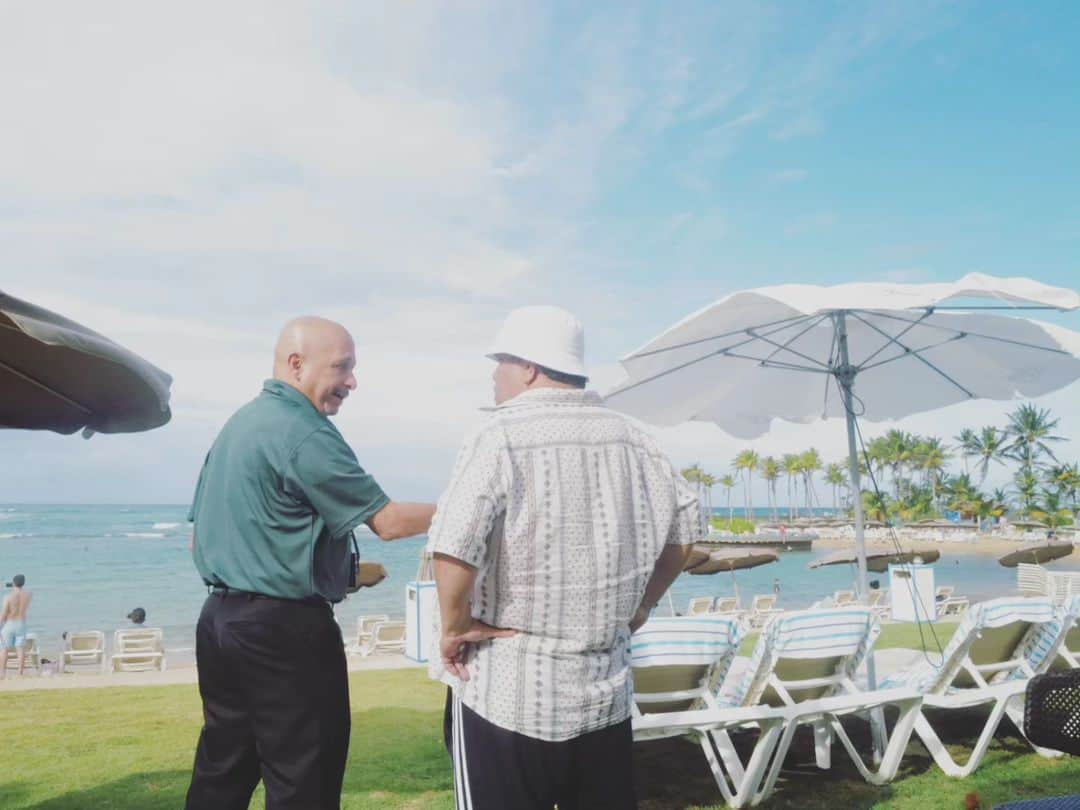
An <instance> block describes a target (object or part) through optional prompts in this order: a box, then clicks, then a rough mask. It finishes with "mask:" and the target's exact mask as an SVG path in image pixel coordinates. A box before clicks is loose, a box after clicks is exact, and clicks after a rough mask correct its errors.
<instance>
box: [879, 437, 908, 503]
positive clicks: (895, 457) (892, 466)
mask: <svg viewBox="0 0 1080 810" xmlns="http://www.w3.org/2000/svg"><path fill="white" fill-rule="evenodd" d="M914 447H915V439H914V437H913V436H912V435H911V434H910V433H907V432H905V431H903V430H897V429H896V428H893V429H892V430H890V431H889V432H888V433H886V434H885V441H884V447H883V452H884V461H885V463H886V464H887V465H888V467H889V470H890V471H891V473H892V479H893V489H894V490H895V498H896V499H897V500H900V483H901V481H902V480H903V477H904V468H905V467H906V466H907V465H908V464H909V463H910V462H911V457H912V450H913V449H914Z"/></svg>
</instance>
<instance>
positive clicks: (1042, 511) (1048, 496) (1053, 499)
mask: <svg viewBox="0 0 1080 810" xmlns="http://www.w3.org/2000/svg"><path fill="white" fill-rule="evenodd" d="M1031 516H1032V517H1033V518H1035V519H1036V520H1041V521H1042V522H1043V523H1045V524H1046V525H1047V526H1049V527H1050V528H1051V529H1057V528H1060V527H1061V526H1067V525H1069V524H1070V523H1072V521H1073V516H1072V510H1070V509H1066V508H1065V506H1064V505H1063V504H1062V502H1061V496H1060V495H1059V494H1058V493H1056V492H1051V491H1050V490H1044V491H1043V493H1042V500H1040V501H1038V502H1037V503H1036V504H1035V505H1034V507H1033V508H1032V509H1031Z"/></svg>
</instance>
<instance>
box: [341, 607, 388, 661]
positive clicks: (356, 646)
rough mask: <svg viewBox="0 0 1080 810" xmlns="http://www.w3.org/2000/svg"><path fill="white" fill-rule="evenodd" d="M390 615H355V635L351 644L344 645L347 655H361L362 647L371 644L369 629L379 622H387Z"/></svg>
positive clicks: (362, 652)
mask: <svg viewBox="0 0 1080 810" xmlns="http://www.w3.org/2000/svg"><path fill="white" fill-rule="evenodd" d="M388 621H390V617H389V616H387V615H386V614H378V615H375V616H357V617H356V635H355V636H354V637H353V640H352V643H351V644H346V645H345V652H347V653H348V654H349V655H363V654H364V649H365V648H366V647H368V646H369V645H370V644H371V631H372V630H373V629H374V628H375V625H377V624H378V623H379V622H388Z"/></svg>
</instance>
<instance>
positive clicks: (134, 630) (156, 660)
mask: <svg viewBox="0 0 1080 810" xmlns="http://www.w3.org/2000/svg"><path fill="white" fill-rule="evenodd" d="M151 670H158V671H159V672H164V671H165V634H164V633H163V632H162V631H161V629H160V628H158V627H127V628H124V629H121V630H117V631H116V632H115V633H113V653H112V656H111V657H110V659H109V671H110V672H149V671H151Z"/></svg>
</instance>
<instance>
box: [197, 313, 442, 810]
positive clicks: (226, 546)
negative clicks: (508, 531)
mask: <svg viewBox="0 0 1080 810" xmlns="http://www.w3.org/2000/svg"><path fill="white" fill-rule="evenodd" d="M355 367H356V349H355V347H354V346H353V340H352V337H351V336H350V335H349V333H348V332H347V331H346V330H345V328H344V327H342V326H341V325H340V324H337V323H334V322H333V321H328V320H325V319H322V318H312V317H304V318H297V319H296V320H293V321H290V322H289V323H288V324H286V326H285V328H284V329H283V330H282V332H281V336H280V337H279V339H278V342H277V347H276V349H275V352H274V376H273V378H272V379H270V380H267V381H266V382H265V383H264V385H263V390H262V392H261V393H260V394H259V396H258V397H256V398H255V399H254V400H252V401H251V402H249V403H248V404H247V405H245V406H244V407H242V408H241V409H240V410H239V411H237V412H236V413H235V414H234V415H233V416H232V418H230V419H229V421H228V422H227V423H226V424H225V427H224V428H222V430H221V433H220V434H219V435H218V437H217V439H216V440H215V441H214V444H213V446H212V447H211V448H210V452H209V453H208V454H207V457H206V461H205V463H204V464H203V469H202V473H201V474H200V476H199V483H198V485H197V486H196V489H195V498H194V503H193V505H192V507H191V512H190V513H189V515H188V519H189V520H191V521H193V522H194V524H195V525H194V529H193V554H194V558H195V567H196V568H197V569H198V571H199V574H200V575H201V576H202V578H203V581H204V582H205V583H206V585H207V586H208V587H209V588H210V595H209V596H208V597H207V600H206V603H205V604H204V606H203V610H202V614H201V615H200V617H199V624H198V628H197V630H196V640H195V649H196V658H197V660H198V665H199V692H200V694H201V695H202V700H203V716H204V721H205V723H204V726H203V730H202V733H201V735H200V736H199V743H198V748H197V749H196V752H195V766H194V771H193V773H192V777H191V787H190V788H189V789H188V795H187V808H188V810H196V809H197V810H232V808H236V810H240V809H241V808H243V810H247V807H248V803H249V801H250V799H251V794H252V791H253V790H254V789H255V786H256V784H257V783H258V781H259V779H260V778H261V779H262V780H263V783H264V785H265V787H266V806H267V808H269V809H270V810H291V809H292V808H297V809H299V808H304V810H330V808H334V810H336V809H337V808H339V807H340V805H341V784H342V779H343V776H344V773H345V758H346V755H347V753H348V746H349V719H350V718H349V691H348V681H347V680H346V672H345V654H344V650H343V647H342V642H341V632H340V630H339V629H338V626H337V624H336V623H335V622H334V614H333V612H332V610H331V607H330V605H331V603H333V602H339V601H341V600H342V599H343V598H344V597H345V594H346V592H347V591H350V590H353V589H354V588H353V586H352V585H351V579H352V578H351V577H350V573H351V569H353V568H354V567H353V565H352V563H351V560H350V545H352V546H353V547H355V539H354V538H353V536H352V531H353V529H355V528H356V527H357V526H359V525H360V524H362V523H366V524H367V525H368V526H369V527H370V528H371V530H372V531H373V532H374V533H375V534H376V535H377V536H378V537H380V538H381V539H383V540H395V539H397V538H400V537H408V536H410V535H415V534H421V533H423V532H426V531H427V529H428V526H429V525H430V524H431V517H432V514H433V513H434V506H433V505H432V504H421V503H400V502H396V501H392V500H390V498H389V497H387V495H386V494H385V493H384V492H383V490H382V488H381V487H380V486H379V485H378V484H377V483H376V482H375V479H374V478H372V477H371V476H370V475H369V474H368V473H366V472H364V470H363V469H362V468H361V467H360V464H359V463H358V462H357V459H356V455H355V454H354V453H353V451H352V449H351V448H350V447H349V445H347V444H346V443H345V440H344V439H343V438H342V437H341V434H340V433H339V432H338V430H337V428H336V427H334V425H333V423H332V422H331V421H330V419H329V417H330V416H333V415H335V414H336V413H337V412H338V410H340V408H341V406H342V403H343V402H344V401H345V400H346V399H347V398H348V396H349V394H350V393H351V392H352V391H354V390H356V376H355V374H354V369H355Z"/></svg>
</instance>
